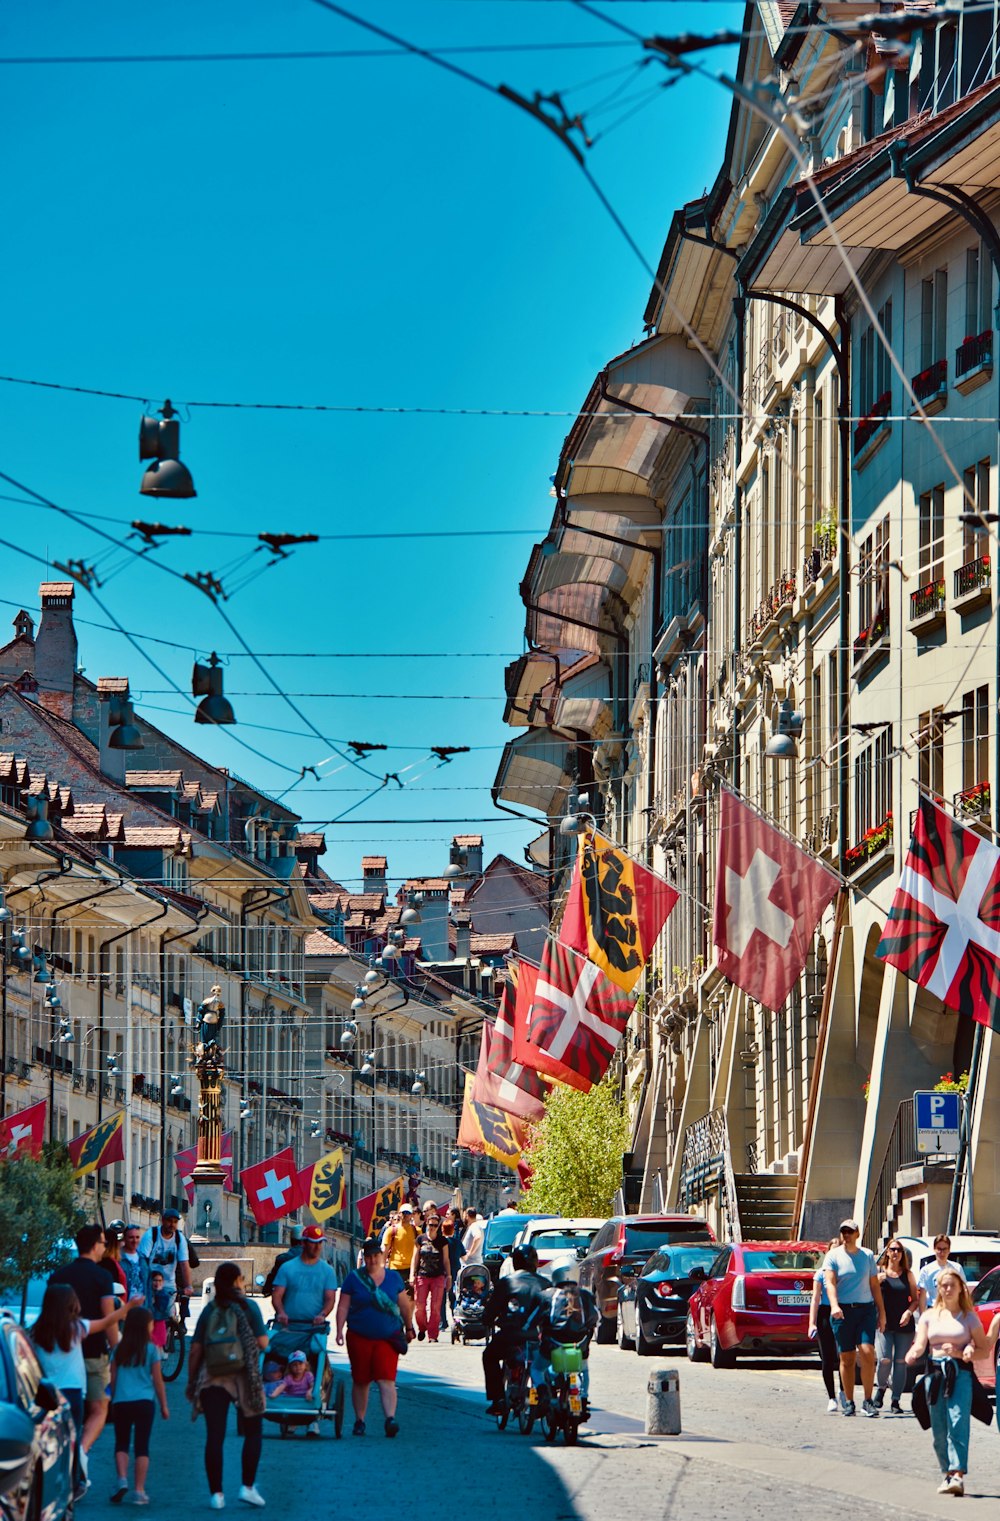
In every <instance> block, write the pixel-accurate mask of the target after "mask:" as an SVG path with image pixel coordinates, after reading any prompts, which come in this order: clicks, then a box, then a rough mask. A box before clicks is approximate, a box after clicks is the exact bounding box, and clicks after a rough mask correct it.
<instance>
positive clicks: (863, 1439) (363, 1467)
mask: <svg viewBox="0 0 1000 1521" xmlns="http://www.w3.org/2000/svg"><path fill="white" fill-rule="evenodd" d="M265 1308H266V1307H265ZM445 1334H447V1333H445ZM334 1363H335V1367H336V1368H337V1372H338V1375H339V1376H340V1377H342V1378H344V1379H345V1382H346V1383H347V1389H346V1393H347V1396H348V1399H347V1405H348V1408H347V1416H346V1418H345V1434H344V1436H343V1439H342V1440H341V1441H336V1440H335V1439H334V1437H333V1433H332V1428H326V1429H325V1430H324V1435H323V1437H322V1438H321V1440H319V1441H311V1440H308V1439H307V1438H305V1437H304V1436H301V1435H299V1436H293V1437H289V1438H288V1439H287V1440H284V1439H282V1438H281V1436H280V1433H279V1430H278V1427H277V1426H276V1425H275V1424H274V1423H271V1422H268V1423H267V1424H266V1426H265V1439H264V1454H263V1458H262V1461H261V1466H260V1473H259V1477H258V1484H259V1487H260V1489H261V1491H262V1492H263V1494H264V1495H265V1497H266V1498H267V1502H268V1505H267V1512H265V1514H267V1513H268V1512H270V1513H275V1512H277V1513H278V1514H280V1515H282V1516H287V1517H297V1516H298V1515H299V1514H300V1513H301V1515H302V1517H303V1521H305V1517H306V1516H307V1515H308V1516H309V1517H310V1518H312V1517H314V1516H315V1515H317V1514H319V1515H320V1516H321V1517H326V1516H330V1515H333V1514H337V1515H338V1516H339V1515H340V1514H341V1513H346V1514H351V1515H354V1516H356V1517H358V1518H359V1521H360V1518H361V1517H363V1516H364V1515H365V1514H366V1512H368V1511H369V1510H370V1509H371V1507H372V1505H377V1506H378V1507H379V1508H380V1509H381V1508H384V1506H385V1505H386V1504H387V1503H389V1504H392V1505H394V1506H396V1507H397V1508H398V1505H399V1503H402V1504H403V1505H404V1507H405V1509H406V1510H407V1512H408V1513H409V1514H410V1515H411V1517H413V1518H415V1521H422V1518H423V1517H424V1516H427V1517H430V1516H431V1515H432V1514H433V1515H435V1516H440V1514H441V1506H442V1504H444V1505H445V1506H446V1507H447V1506H449V1505H451V1503H452V1502H453V1500H454V1498H455V1495H454V1492H453V1491H452V1489H451V1486H452V1484H453V1483H457V1484H458V1485H459V1493H460V1494H463V1506H464V1505H470V1506H471V1507H472V1514H473V1517H474V1521H511V1517H512V1516H517V1517H518V1521H523V1518H535V1517H537V1518H539V1521H543V1518H544V1521H576V1518H581V1521H598V1518H599V1521H624V1518H625V1517H628V1521H653V1518H656V1521H660V1518H664V1521H665V1518H676V1521H690V1518H694V1517H697V1518H699V1521H701V1518H703V1517H704V1518H715V1517H734V1518H735V1517H740V1518H744V1521H756V1518H758V1517H759V1518H761V1521H764V1518H767V1521H775V1518H777V1517H780V1518H781V1521H797V1518H799V1517H802V1518H803V1521H804V1518H806V1517H808V1518H810V1521H812V1518H814V1517H816V1516H817V1515H822V1514H824V1513H828V1512H830V1510H831V1508H836V1509H837V1510H838V1511H848V1512H849V1513H850V1515H851V1516H852V1517H856V1518H862V1521H868V1518H871V1521H876V1518H880V1521H896V1518H901V1517H903V1516H904V1515H905V1516H911V1517H912V1516H942V1515H947V1514H950V1513H951V1512H952V1511H953V1509H954V1508H955V1507H956V1506H958V1507H959V1509H960V1512H961V1513H962V1515H965V1516H968V1517H969V1518H970V1521H974V1518H975V1517H977V1516H978V1517H986V1516H987V1515H989V1517H990V1521H994V1518H995V1516H996V1513H997V1502H998V1500H1000V1436H998V1434H997V1431H996V1429H995V1427H992V1426H991V1427H986V1426H982V1425H978V1424H976V1423H975V1422H974V1423H973V1434H972V1448H971V1474H970V1477H969V1480H968V1486H967V1495H966V1497H965V1498H964V1499H961V1500H957V1499H954V1498H951V1497H947V1496H938V1495H937V1494H936V1493H935V1490H936V1487H937V1483H938V1475H937V1471H936V1466H935V1462H934V1457H933V1452H932V1448H931V1441H930V1435H929V1433H925V1432H923V1431H921V1430H920V1428H919V1427H918V1425H917V1423H916V1421H915V1420H914V1419H913V1418H912V1417H911V1416H903V1417H888V1416H882V1417H881V1418H880V1419H879V1420H875V1421H870V1420H865V1419H863V1418H862V1417H861V1416H860V1415H858V1416H857V1417H855V1419H853V1420H847V1419H845V1418H844V1417H843V1416H840V1415H836V1416H834V1415H827V1414H826V1397H825V1393H824V1391H823V1387H822V1383H821V1381H820V1377H819V1372H818V1369H817V1368H816V1367H815V1366H813V1365H810V1364H807V1363H801V1362H793V1361H782V1362H778V1361H776V1360H774V1361H769V1360H765V1359H746V1360H741V1363H740V1366H739V1367H738V1368H737V1369H735V1370H734V1371H720V1370H715V1369H712V1368H711V1367H707V1366H705V1365H698V1366H692V1365H691V1364H690V1363H688V1362H687V1361H686V1359H685V1358H684V1357H683V1355H682V1354H679V1353H674V1352H668V1353H667V1354H665V1355H664V1356H662V1357H659V1358H651V1359H646V1358H640V1357H638V1356H637V1355H636V1354H635V1353H631V1352H629V1353H626V1352H621V1351H619V1349H618V1348H617V1347H614V1346H611V1347H595V1348H593V1351H592V1361H591V1393H592V1398H593V1402H594V1406H595V1410H594V1416H593V1418H592V1420H591V1423H590V1425H589V1427H587V1428H586V1429H585V1431H584V1433H583V1434H582V1435H581V1439H580V1445H579V1446H577V1447H574V1448H566V1447H564V1446H562V1444H561V1443H560V1444H559V1445H557V1446H555V1447H551V1448H550V1447H548V1446H546V1445H545V1444H544V1442H543V1441H542V1439H541V1437H540V1436H539V1435H538V1434H537V1433H535V1434H533V1435H532V1436H530V1437H522V1436H520V1435H519V1433H518V1432H517V1431H516V1430H515V1429H513V1428H509V1429H508V1430H507V1431H505V1432H499V1431H497V1429H496V1424H495V1422H493V1421H491V1420H489V1419H488V1418H487V1417H486V1415H485V1413H484V1412H485V1400H484V1399H483V1396H482V1377H481V1368H480V1349H479V1348H478V1347H476V1346H469V1347H461V1346H460V1347H452V1346H451V1344H450V1343H448V1342H446V1341H444V1340H442V1342H441V1343H440V1344H438V1345H436V1346H429V1345H428V1344H427V1343H415V1344H414V1345H413V1347H412V1348H411V1351H410V1354H409V1355H408V1356H407V1358H406V1359H405V1360H404V1361H403V1362H402V1363H401V1372H400V1402H399V1420H400V1425H401V1431H400V1435H399V1436H398V1437H397V1438H396V1440H395V1441H388V1440H387V1439H386V1438H385V1437H384V1436H383V1434H382V1422H381V1412H380V1410H379V1407H378V1401H377V1397H376V1396H373V1400H372V1404H371V1407H370V1409H369V1420H368V1432H369V1434H368V1435H367V1436H366V1437H365V1438H364V1439H358V1438H353V1437H352V1436H351V1435H350V1430H351V1424H352V1418H351V1413H350V1388H349V1374H348V1372H347V1367H346V1361H345V1359H344V1357H343V1354H342V1353H339V1352H334ZM671 1366H672V1367H675V1368H677V1369H678V1370H679V1373H680V1385H681V1411H682V1424H683V1431H682V1434H681V1436H679V1437H648V1436H646V1435H645V1433H644V1416H645V1407H646V1381H647V1377H648V1375H649V1372H650V1370H651V1369H655V1368H659V1367H671ZM183 1383H184V1375H183V1374H182V1375H181V1378H180V1380H178V1382H177V1383H176V1384H174V1385H172V1386H170V1403H171V1413H172V1418H171V1420H170V1422H169V1423H167V1424H164V1423H162V1422H159V1421H158V1422H157V1425H156V1427H155V1428H154V1432H153V1444H152V1465H151V1470H150V1477H149V1486H148V1487H149V1492H150V1495H151V1502H152V1503H151V1506H150V1511H151V1512H152V1513H154V1514H155V1513H157V1512H159V1513H161V1514H166V1512H167V1510H168V1507H169V1509H170V1511H171V1512H172V1513H173V1514H174V1515H177V1514H181V1515H187V1514H188V1513H189V1512H190V1513H193V1514H195V1515H199V1514H202V1513H204V1514H206V1515H207V1514H208V1508H207V1501H208V1495H207V1488H206V1484H205V1478H204V1470H203V1466H202V1447H203V1442H204V1427H203V1425H202V1423H201V1422H198V1423H195V1424H192V1422H191V1420H190V1416H189V1407H188V1406H187V1404H186V1403H185V1401H184V1398H183ZM908 1403H909V1401H908V1399H905V1400H904V1404H906V1405H908ZM112 1446H113V1442H112V1437H111V1433H110V1432H106V1433H105V1434H104V1436H102V1438H101V1440H100V1442H99V1443H98V1446H97V1448H96V1449H95V1451H94V1453H93V1455H92V1459H91V1479H92V1485H93V1487H92V1489H91V1492H90V1493H89V1494H88V1495H87V1497H86V1499H85V1500H84V1501H83V1502H82V1504H81V1507H80V1511H79V1521H86V1516H87V1513H88V1512H90V1513H93V1512H97V1513H104V1514H107V1513H108V1508H107V1497H108V1495H110V1493H111V1479H112V1472H113V1454H112ZM225 1462H226V1479H225V1489H226V1495H227V1505H228V1508H229V1509H230V1510H235V1511H239V1512H241V1513H243V1514H247V1511H246V1509H245V1508H244V1507H243V1506H241V1505H239V1504H238V1502H237V1499H236V1494H237V1489H238V1484H239V1446H238V1440H237V1438H236V1436H235V1434H234V1433H231V1434H230V1435H229V1437H228V1438H227V1443H226V1456H225ZM466 1486H469V1488H466ZM404 1496H405V1498H404ZM390 1497H395V1498H394V1499H391V1498H390Z"/></svg>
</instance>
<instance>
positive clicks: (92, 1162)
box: [69, 1109, 125, 1178]
mask: <svg viewBox="0 0 1000 1521" xmlns="http://www.w3.org/2000/svg"><path fill="white" fill-rule="evenodd" d="M69 1157H70V1161H71V1162H72V1163H73V1176H74V1177H75V1178H82V1177H83V1176H84V1174H85V1173H88V1172H96V1171H97V1169H98V1168H99V1167H110V1166H111V1165H112V1163H113V1162H124V1160H125V1111H124V1109H119V1110H118V1112H117V1114H109V1115H108V1117H107V1119H104V1120H100V1121H99V1122H98V1123H97V1124H96V1125H94V1126H93V1127H92V1129H90V1130H85V1131H84V1132H83V1135H78V1136H77V1138H76V1140H75V1141H70V1143H69Z"/></svg>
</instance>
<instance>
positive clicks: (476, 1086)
mask: <svg viewBox="0 0 1000 1521" xmlns="http://www.w3.org/2000/svg"><path fill="white" fill-rule="evenodd" d="M504 993H505V996H509V995H507V992H506V989H505V990H504ZM499 1023H500V1020H499V1016H498V1018H497V1024H499ZM495 1044H496V1036H495V1033H494V1030H493V1029H491V1027H490V1024H489V1021H488V1020H485V1019H484V1020H483V1030H482V1039H481V1042H480V1047H479V1064H478V1066H477V1067H476V1078H475V1082H474V1083H473V1085H472V1099H473V1102H474V1103H476V1104H486V1105H487V1106H489V1107H491V1108H493V1109H502V1110H503V1112H504V1113H505V1114H513V1115H516V1116H517V1118H518V1119H521V1120H540V1119H541V1118H542V1117H543V1115H544V1114H545V1105H544V1103H543V1102H542V1099H541V1098H536V1097H534V1096H533V1095H532V1094H531V1093H527V1092H525V1090H524V1089H523V1088H521V1087H519V1086H518V1084H516V1083H515V1082H513V1081H512V1080H511V1078H510V1077H509V1076H507V1075H505V1074H504V1073H500V1072H494V1071H492V1070H491V1068H490V1058H491V1056H492V1052H493V1046H494V1045H495ZM511 1071H513V1072H517V1073H523V1074H524V1076H525V1077H528V1078H531V1079H533V1080H534V1082H536V1083H537V1084H538V1086H539V1088H540V1089H541V1090H542V1092H543V1093H548V1091H549V1088H548V1084H547V1083H546V1082H545V1081H544V1079H543V1078H542V1076H541V1074H540V1073H538V1072H532V1071H530V1070H529V1069H528V1068H526V1067H520V1066H518V1065H517V1063H514V1064H513V1066H510V1065H508V1067H507V1072H508V1073H509V1072H511Z"/></svg>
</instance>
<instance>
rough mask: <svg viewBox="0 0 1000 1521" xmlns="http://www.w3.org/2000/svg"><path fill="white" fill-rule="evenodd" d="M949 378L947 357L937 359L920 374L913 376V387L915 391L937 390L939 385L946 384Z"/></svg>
mask: <svg viewBox="0 0 1000 1521" xmlns="http://www.w3.org/2000/svg"><path fill="white" fill-rule="evenodd" d="M947 379H948V361H947V359H935V361H934V363H933V364H929V365H928V366H927V368H926V369H925V370H921V371H920V374H919V375H915V376H914V377H913V389H914V390H915V391H936V390H937V389H938V387H939V386H943V385H944V383H945V381H946V380H947Z"/></svg>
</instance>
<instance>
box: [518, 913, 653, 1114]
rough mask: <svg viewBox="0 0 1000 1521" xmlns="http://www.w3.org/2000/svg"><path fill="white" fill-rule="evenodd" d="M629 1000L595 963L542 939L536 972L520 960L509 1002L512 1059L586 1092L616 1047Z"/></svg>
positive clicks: (629, 1010) (605, 1066)
mask: <svg viewBox="0 0 1000 1521" xmlns="http://www.w3.org/2000/svg"><path fill="white" fill-rule="evenodd" d="M631 1012H632V999H631V998H629V997H628V996H627V995H626V994H625V993H623V992H622V991H621V990H620V989H619V988H616V987H615V985H614V983H613V982H611V981H610V980H609V979H608V978H607V977H605V975H604V973H603V972H602V971H601V969H600V967H596V966H595V965H594V963H593V962H592V961H585V960H584V959H583V957H582V956H578V955H577V954H576V952H575V951H571V950H570V949H569V947H568V946H565V945H561V944H560V943H559V941H558V940H547V941H546V942H545V949H544V951H543V952H542V964H541V966H540V967H539V968H538V970H537V971H536V970H535V968H534V967H533V966H530V965H529V964H528V963H527V962H522V963H521V966H520V969H519V972H518V979H517V1000H516V1003H515V1006H514V1057H515V1060H516V1061H519V1062H522V1063H523V1064H524V1066H526V1067H534V1069H535V1070H536V1071H537V1072H544V1073H546V1074H547V1075H548V1076H549V1077H552V1078H555V1079H556V1081H557V1082H560V1083H567V1084H568V1085H569V1086H570V1087H571V1088H578V1089H580V1091H581V1092H583V1093H586V1092H588V1090H589V1089H591V1088H592V1087H593V1086H594V1084H595V1083H599V1082H600V1080H601V1078H602V1077H603V1076H604V1074H605V1072H607V1070H608V1068H609V1066H610V1065H611V1058H612V1057H613V1056H614V1054H615V1051H616V1050H617V1049H618V1044H619V1042H620V1041H621V1038H622V1034H623V1032H624V1029H625V1026H626V1025H627V1023H628V1017H629V1015H630V1014H631Z"/></svg>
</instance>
